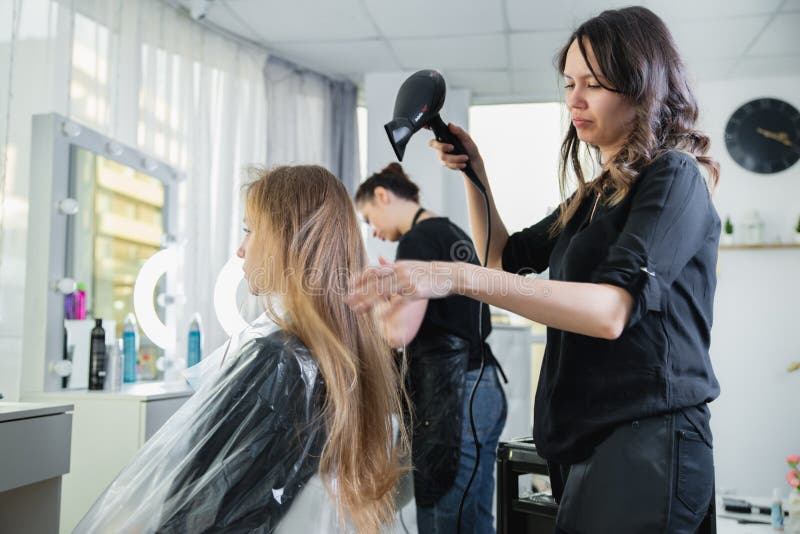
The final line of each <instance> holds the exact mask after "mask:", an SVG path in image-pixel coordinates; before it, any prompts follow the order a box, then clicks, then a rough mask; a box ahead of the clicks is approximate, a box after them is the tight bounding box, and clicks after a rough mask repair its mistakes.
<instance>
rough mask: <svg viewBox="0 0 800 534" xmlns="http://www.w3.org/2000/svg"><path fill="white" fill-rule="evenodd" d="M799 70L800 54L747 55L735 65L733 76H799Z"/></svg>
mask: <svg viewBox="0 0 800 534" xmlns="http://www.w3.org/2000/svg"><path fill="white" fill-rule="evenodd" d="M798 72H800V56H789V57H746V58H744V59H742V60H741V61H740V62H739V63H738V64H737V65H736V67H734V69H733V70H732V71H731V76H732V77H742V78H761V77H766V76H797V73H798ZM765 89H767V88H766V87H765Z"/></svg>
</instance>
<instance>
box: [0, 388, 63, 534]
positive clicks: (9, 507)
mask: <svg viewBox="0 0 800 534" xmlns="http://www.w3.org/2000/svg"><path fill="white" fill-rule="evenodd" d="M70 410H72V406H70V405H47V404H35V403H12V402H0V530H2V531H3V532H37V533H39V532H41V533H43V534H49V533H55V532H58V518H59V505H60V503H59V499H60V495H61V477H62V475H64V474H65V473H67V472H68V471H69V468H70V432H71V425H72V415H71V414H70V413H68V412H69V411H70Z"/></svg>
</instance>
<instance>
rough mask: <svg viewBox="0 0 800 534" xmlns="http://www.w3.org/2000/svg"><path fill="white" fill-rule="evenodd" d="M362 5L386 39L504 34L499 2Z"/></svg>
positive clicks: (376, 0)
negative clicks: (365, 7)
mask: <svg viewBox="0 0 800 534" xmlns="http://www.w3.org/2000/svg"><path fill="white" fill-rule="evenodd" d="M365 4H366V6H367V11H368V12H369V13H370V14H371V15H372V19H373V20H374V21H375V23H376V24H377V25H378V28H379V30H380V31H381V33H382V34H383V35H384V36H386V37H392V38H400V37H446V36H452V35H469V34H488V33H500V32H502V31H503V9H502V5H501V3H500V2H486V1H485V0H436V1H435V2H431V1H430V0H405V1H403V2H387V1H386V0H365ZM421 14H423V15H422V16H421Z"/></svg>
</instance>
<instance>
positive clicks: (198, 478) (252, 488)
mask: <svg viewBox="0 0 800 534" xmlns="http://www.w3.org/2000/svg"><path fill="white" fill-rule="evenodd" d="M265 328H269V329H272V327H270V326H269V325H266V326H265ZM260 332H261V333H263V331H260ZM240 337H241V336H240ZM246 337H247V336H245V338H246ZM221 359H222V358H220V360H221ZM224 360H225V361H224V362H222V364H221V365H220V364H219V363H217V364H216V365H213V364H212V363H213V362H209V366H208V368H207V369H206V371H207V372H206V373H202V376H201V378H202V380H199V381H197V382H196V383H197V384H199V389H198V390H197V391H196V392H195V394H194V395H193V396H192V397H190V398H189V400H188V401H187V402H186V403H185V404H184V405H183V406H182V407H181V408H180V409H179V410H178V411H177V412H176V413H175V414H174V415H173V416H172V418H170V420H169V421H167V423H165V424H164V426H163V427H162V428H161V429H160V430H159V431H158V432H157V433H156V434H155V435H154V436H153V437H152V438H151V439H150V440H149V441H148V442H147V443H145V445H144V446H143V447H142V448H141V449H140V450H139V452H138V453H137V454H136V456H135V457H134V459H133V460H132V461H131V463H130V464H129V465H128V466H127V467H125V468H124V469H123V470H122V472H121V473H120V474H119V475H118V476H117V478H116V479H115V480H114V481H113V482H112V483H111V485H110V486H109V487H108V488H107V489H106V490H105V492H104V493H103V494H102V495H101V496H100V498H99V499H98V500H97V501H96V502H95V504H94V505H93V506H92V508H91V509H90V510H89V512H88V513H87V514H86V516H85V517H84V518H83V519H82V520H81V522H80V523H79V524H78V526H77V528H76V529H75V532H78V533H84V532H86V533H95V532H113V533H133V532H136V533H154V532H158V533H179V532H180V533H202V532H259V533H261V532H263V533H267V532H299V531H298V530H297V528H304V527H303V525H302V521H301V520H304V521H305V522H306V526H308V527H311V528H308V529H304V530H303V531H305V532H315V531H320V532H323V531H324V532H332V531H341V530H342V529H341V523H340V522H339V521H338V517H337V515H336V506H335V502H334V500H333V499H331V498H330V497H329V496H328V495H327V492H326V491H325V489H324V486H323V485H322V481H321V478H320V477H319V475H317V471H318V468H319V458H320V455H321V452H322V448H323V445H324V443H325V438H326V436H325V425H324V421H323V420H322V418H321V414H322V406H323V403H324V401H325V390H324V384H323V381H322V377H321V375H320V372H319V370H318V368H317V365H316V362H315V360H314V358H313V357H312V356H311V354H310V353H309V351H308V349H307V348H306V347H305V346H304V345H303V344H302V343H301V342H300V341H299V340H298V339H297V338H295V337H293V336H291V335H289V334H287V333H286V332H284V331H282V330H277V331H274V332H272V333H270V334H269V335H267V336H266V337H255V338H254V339H250V340H247V339H244V343H243V344H242V345H241V346H240V347H238V348H237V349H236V351H235V352H234V353H233V354H232V353H231V352H230V351H229V352H228V354H226V355H225V357H224ZM312 477H315V480H314V482H313V484H311V485H310V489H309V491H308V492H303V489H304V488H305V487H306V486H307V485H309V484H308V483H309V481H310V480H311V479H312ZM311 488H313V489H311ZM301 493H304V495H303V496H302V498H300V499H298V496H300V494H301ZM295 501H298V503H299V504H302V502H303V501H305V505H301V506H299V508H300V509H299V510H297V511H293V513H292V514H291V515H289V516H287V512H288V511H289V509H290V508H291V507H292V506H293V503H295ZM312 507H313V512H311V513H310V514H309V512H310V511H311V509H312ZM303 509H305V511H306V513H305V514H302V513H300V512H302V510H303ZM283 519H286V520H287V521H286V525H287V527H286V528H284V526H282V525H281V522H282V520H283ZM298 521H300V522H299V523H298ZM290 524H291V526H289V525H290ZM317 529H320V530H317ZM347 530H350V529H347Z"/></svg>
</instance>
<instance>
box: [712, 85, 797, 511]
mask: <svg viewBox="0 0 800 534" xmlns="http://www.w3.org/2000/svg"><path fill="white" fill-rule="evenodd" d="M697 96H698V99H699V101H700V106H701V110H702V115H701V125H700V127H701V129H703V130H705V131H706V132H708V133H709V134H710V135H711V136H712V142H713V144H712V151H711V152H712V155H713V156H714V157H716V158H717V159H718V160H719V162H720V164H721V166H722V172H721V181H720V188H719V192H718V194H717V196H716V198H715V203H716V205H717V209H718V211H719V213H720V216H721V217H722V218H723V220H724V218H725V216H726V215H730V216H731V219H732V221H733V223H734V225H735V226H740V225H739V224H737V222H739V221H741V219H742V217H743V216H744V215H745V213H746V212H747V211H750V210H753V209H756V210H758V212H759V213H760V215H761V217H762V218H763V219H764V220H765V223H766V225H765V232H764V235H765V239H766V240H769V241H774V240H775V238H776V236H779V237H780V238H781V240H783V241H784V242H790V241H791V238H792V236H791V232H792V229H793V227H794V225H795V224H796V223H797V218H798V216H800V163H798V164H795V165H794V166H793V167H791V168H790V169H788V170H786V171H783V172H781V173H777V174H774V175H759V174H755V173H751V172H749V171H746V170H744V169H742V168H741V167H739V166H738V165H737V164H736V163H735V162H734V161H733V160H732V159H731V158H730V156H728V154H727V150H726V149H725V141H724V130H725V124H726V122H727V120H728V118H729V117H730V115H731V114H732V113H733V112H734V110H735V109H736V108H737V107H738V106H740V105H741V104H743V103H745V102H747V101H749V100H752V99H754V98H759V97H775V98H780V99H783V100H785V101H787V102H789V103H790V104H792V105H793V106H794V107H796V108H798V109H800V77H799V76H792V77H785V78H759V79H742V80H735V81H727V82H705V83H701V84H698V85H697ZM717 272H718V286H717V295H716V302H715V309H714V311H715V318H714V328H713V333H712V343H711V358H712V361H713V364H714V369H715V371H716V373H717V378H718V379H719V381H720V385H721V387H722V393H721V395H720V398H719V399H717V400H716V401H715V402H713V403H712V404H711V412H712V429H713V431H714V439H715V461H716V470H717V488H718V491H719V492H721V491H726V490H736V491H737V492H738V493H740V494H744V495H748V494H749V495H770V494H771V491H772V488H774V487H779V488H781V491H784V492H785V491H787V490H788V486H787V485H786V481H785V479H784V476H785V474H786V471H787V470H788V467H787V466H786V463H785V457H786V456H787V455H789V454H796V453H798V452H800V415H798V407H800V401H798V394H800V373H792V374H790V373H787V372H786V368H787V366H788V365H789V364H790V362H792V361H797V360H800V333H798V324H797V320H798V317H800V313H799V312H800V280H798V275H800V249H772V250H721V251H720V255H719V263H718V271H717Z"/></svg>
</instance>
